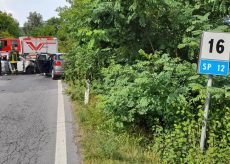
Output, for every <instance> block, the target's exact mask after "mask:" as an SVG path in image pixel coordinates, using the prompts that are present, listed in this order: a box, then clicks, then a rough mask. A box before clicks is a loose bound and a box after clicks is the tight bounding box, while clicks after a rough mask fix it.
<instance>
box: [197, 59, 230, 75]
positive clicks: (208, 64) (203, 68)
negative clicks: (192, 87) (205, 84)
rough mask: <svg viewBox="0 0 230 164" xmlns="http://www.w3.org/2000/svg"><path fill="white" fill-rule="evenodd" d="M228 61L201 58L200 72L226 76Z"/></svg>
mask: <svg viewBox="0 0 230 164" xmlns="http://www.w3.org/2000/svg"><path fill="white" fill-rule="evenodd" d="M228 68H229V61H220V60H206V59H201V60H200V63H199V73H200V74H210V75H222V76H228V70H229V69H228Z"/></svg>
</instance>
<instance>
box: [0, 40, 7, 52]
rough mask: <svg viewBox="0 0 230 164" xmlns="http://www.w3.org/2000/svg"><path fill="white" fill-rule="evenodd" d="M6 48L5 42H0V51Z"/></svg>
mask: <svg viewBox="0 0 230 164" xmlns="http://www.w3.org/2000/svg"><path fill="white" fill-rule="evenodd" d="M6 46H7V41H6V40H0V50H2V48H4V47H6Z"/></svg>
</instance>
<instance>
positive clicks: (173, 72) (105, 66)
mask: <svg viewBox="0 0 230 164" xmlns="http://www.w3.org/2000/svg"><path fill="white" fill-rule="evenodd" d="M71 4H72V5H71V7H69V8H66V9H63V10H62V11H61V12H60V16H61V19H62V21H63V22H64V24H63V26H62V28H63V29H64V30H65V31H66V32H67V33H68V34H69V35H68V38H67V40H68V41H71V42H72V44H70V45H71V46H70V47H69V50H70V51H69V53H68V55H67V58H66V61H67V63H68V65H67V68H66V80H67V81H68V82H69V84H70V85H71V86H72V87H73V89H72V96H73V98H74V99H77V100H78V101H79V100H82V99H83V97H84V87H85V81H86V80H87V79H89V80H90V82H91V98H92V97H93V98H92V99H91V101H96V102H94V103H93V105H90V106H89V107H86V109H82V108H81V107H79V106H78V107H77V110H78V115H79V120H80V121H81V122H83V127H85V126H86V124H89V125H90V126H89V127H90V128H89V129H88V125H87V126H86V127H85V134H86V135H85V136H84V139H83V140H85V141H83V143H84V144H83V145H84V154H85V161H88V162H89V161H90V160H92V161H93V160H98V159H104V160H105V159H109V160H113V162H114V163H116V160H118V159H123V160H124V159H133V160H134V161H133V163H141V162H140V161H138V160H137V161H136V158H135V157H134V156H131V158H127V157H124V154H126V153H125V152H126V151H128V150H129V148H128V149H127V150H126V151H125V152H124V151H123V149H125V148H124V147H125V145H126V144H125V143H127V144H129V146H128V147H132V145H135V148H134V150H137V151H139V150H141V149H144V150H146V152H147V154H148V153H149V152H151V154H152V156H153V157H156V158H151V157H149V155H147V156H145V155H144V154H143V153H140V154H139V153H138V154H139V155H140V156H142V157H141V158H142V159H144V161H143V163H154V162H153V161H148V159H150V160H151V159H154V160H155V159H158V158H157V157H159V159H160V161H161V162H162V163H229V162H230V124H229V120H230V109H229V106H230V101H229V100H230V99H229V98H230V97H229V96H230V86H229V79H228V78H224V77H214V87H212V88H209V90H210V92H211V93H212V103H211V112H210V115H209V123H208V136H207V143H206V151H205V152H204V153H202V152H201V151H200V148H199V140H200V133H201V127H202V119H203V108H204V102H205V98H206V93H207V88H206V83H207V76H205V75H198V74H197V71H196V69H197V59H198V55H199V43H200V38H201V34H202V31H219V32H228V31H229V30H230V28H229V26H228V24H225V23H224V17H225V16H226V15H228V14H229V12H230V11H229V5H230V3H229V2H228V1H195V0H194V1H181V0H170V1H152V0H145V1H140V0H133V1H120V0H113V1H102V0H97V1H92V0H80V1H79V0H78V1H77V0H76V1H75V0H73V1H71ZM95 97H96V100H94V98H95ZM98 122H99V124H98ZM94 123H95V124H94ZM91 132H93V134H91ZM87 134H88V135H87ZM126 138H128V140H126ZM87 144H90V146H92V147H91V148H90V146H87ZM95 145H96V147H94V146H95ZM139 148H140V149H139ZM109 152H111V153H109ZM130 153H131V154H132V153H133V152H130ZM150 156H151V155H150ZM102 157H104V158H102ZM105 157H106V158H105ZM137 158H138V157H137ZM145 160H146V161H145ZM92 161H91V162H92ZM128 161H129V160H127V161H125V162H127V163H132V161H130V162H128ZM117 162H121V161H117ZM95 163H96V162H95ZM98 163H101V161H98Z"/></svg>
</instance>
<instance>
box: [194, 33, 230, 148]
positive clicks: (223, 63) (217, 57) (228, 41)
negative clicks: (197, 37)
mask: <svg viewBox="0 0 230 164" xmlns="http://www.w3.org/2000/svg"><path fill="white" fill-rule="evenodd" d="M229 45H230V33H218V32H203V35H202V39H201V47H200V57H199V65H198V73H199V74H208V75H209V76H208V84H207V87H211V86H212V75H220V76H228V72H229V53H230V46H229ZM210 100H211V94H210V93H209V92H208V93H207V98H206V102H205V109H204V120H203V125H202V132H201V138H200V148H201V151H202V152H203V151H204V150H205V142H206V138H207V137H206V133H207V123H208V111H209V106H210Z"/></svg>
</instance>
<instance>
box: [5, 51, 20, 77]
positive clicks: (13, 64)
mask: <svg viewBox="0 0 230 164" xmlns="http://www.w3.org/2000/svg"><path fill="white" fill-rule="evenodd" d="M8 60H9V62H10V70H11V73H13V74H17V72H18V67H17V61H19V53H18V51H17V47H13V48H12V51H11V52H10V53H9V59H8Z"/></svg>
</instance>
